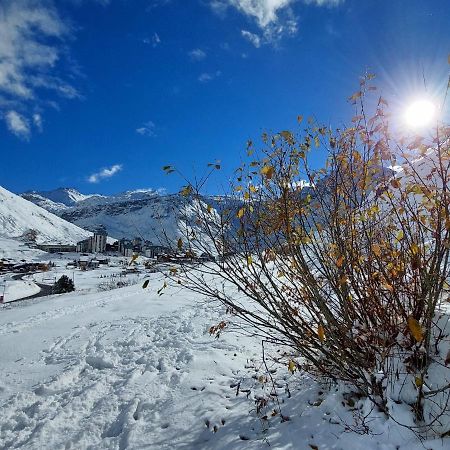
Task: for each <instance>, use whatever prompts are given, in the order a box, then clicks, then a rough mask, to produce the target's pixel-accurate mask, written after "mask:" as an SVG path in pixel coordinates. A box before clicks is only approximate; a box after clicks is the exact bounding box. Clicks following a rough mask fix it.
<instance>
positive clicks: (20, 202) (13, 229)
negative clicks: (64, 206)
mask: <svg viewBox="0 0 450 450" xmlns="http://www.w3.org/2000/svg"><path fill="white" fill-rule="evenodd" d="M30 230H35V232H36V242H37V243H40V244H41V243H64V244H74V243H76V242H77V241H79V240H81V239H85V238H86V237H88V236H89V235H90V234H91V233H89V232H88V231H86V230H83V229H82V228H80V227H78V226H76V225H74V224H72V223H69V222H67V221H66V220H64V219H62V218H60V217H58V216H56V215H54V214H52V213H50V212H49V211H46V210H45V209H44V208H41V207H40V206H37V205H35V204H33V203H31V202H29V201H27V200H25V199H24V198H22V197H20V196H18V195H16V194H13V193H12V192H9V191H7V190H6V189H4V188H3V187H1V186H0V237H3V238H18V237H22V236H23V235H25V234H26V233H28V232H29V231H30Z"/></svg>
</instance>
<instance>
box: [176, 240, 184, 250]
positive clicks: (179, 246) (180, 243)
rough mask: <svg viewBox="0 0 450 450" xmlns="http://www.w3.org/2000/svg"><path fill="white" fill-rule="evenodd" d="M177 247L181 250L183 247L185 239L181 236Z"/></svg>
mask: <svg viewBox="0 0 450 450" xmlns="http://www.w3.org/2000/svg"><path fill="white" fill-rule="evenodd" d="M177 247H178V250H181V249H182V248H183V240H182V239H181V238H180V239H178V242H177Z"/></svg>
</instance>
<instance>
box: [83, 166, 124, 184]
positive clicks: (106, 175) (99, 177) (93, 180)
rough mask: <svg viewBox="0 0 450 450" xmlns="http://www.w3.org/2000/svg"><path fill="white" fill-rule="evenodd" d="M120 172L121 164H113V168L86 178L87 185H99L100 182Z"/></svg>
mask: <svg viewBox="0 0 450 450" xmlns="http://www.w3.org/2000/svg"><path fill="white" fill-rule="evenodd" d="M121 170H122V164H115V165H114V166H111V167H109V168H105V169H102V170H100V172H97V173H93V174H92V175H90V176H89V177H88V181H89V183H99V182H100V181H101V180H104V179H105V178H111V177H112V176H114V175H115V174H116V173H118V172H120V171H121Z"/></svg>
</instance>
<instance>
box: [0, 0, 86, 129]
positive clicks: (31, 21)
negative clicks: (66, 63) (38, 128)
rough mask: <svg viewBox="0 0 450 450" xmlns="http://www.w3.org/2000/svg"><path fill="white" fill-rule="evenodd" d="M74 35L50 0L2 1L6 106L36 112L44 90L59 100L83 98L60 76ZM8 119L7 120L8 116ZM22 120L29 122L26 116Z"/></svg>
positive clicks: (1, 78)
mask: <svg viewBox="0 0 450 450" xmlns="http://www.w3.org/2000/svg"><path fill="white" fill-rule="evenodd" d="M70 31H71V30H70V27H68V26H67V25H66V24H65V23H64V21H63V20H62V19H61V17H60V16H59V14H58V12H57V10H56V9H55V7H54V6H53V3H52V2H51V1H49V0H1V5H0V96H1V97H2V99H3V103H7V104H8V105H10V106H9V107H11V105H12V106H13V108H14V109H15V108H20V109H21V110H22V111H24V113H23V114H27V113H26V111H27V109H28V108H30V109H31V108H33V109H34V108H35V107H36V105H39V104H41V103H42V101H41V99H40V95H41V91H42V90H43V89H45V90H47V91H51V92H53V93H54V94H56V96H59V97H66V98H76V97H79V93H78V91H77V90H76V89H75V87H73V86H72V85H70V84H68V83H67V82H65V81H64V80H62V79H61V78H60V76H59V75H58V76H56V72H58V73H59V72H60V69H61V67H60V62H61V60H62V59H63V54H65V55H66V54H67V51H66V49H65V48H64V42H63V41H64V39H66V37H68V36H69V34H70ZM47 100H49V99H46V101H47ZM0 108H1V106H0ZM28 114H29V113H28ZM4 117H5V120H7V117H8V114H5V116H4ZM22 119H23V120H27V119H26V117H24V116H22ZM7 125H8V128H10V129H11V127H10V126H9V124H8V123H7Z"/></svg>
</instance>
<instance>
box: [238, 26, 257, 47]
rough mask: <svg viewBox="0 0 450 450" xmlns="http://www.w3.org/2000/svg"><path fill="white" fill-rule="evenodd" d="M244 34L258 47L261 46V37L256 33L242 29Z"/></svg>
mask: <svg viewBox="0 0 450 450" xmlns="http://www.w3.org/2000/svg"><path fill="white" fill-rule="evenodd" d="M241 34H242V36H243V37H244V38H245V39H247V40H248V41H249V42H251V43H252V44H253V45H254V46H255V47H256V48H259V47H261V38H260V37H259V36H258V35H257V34H255V33H251V32H250V31H247V30H241Z"/></svg>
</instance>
